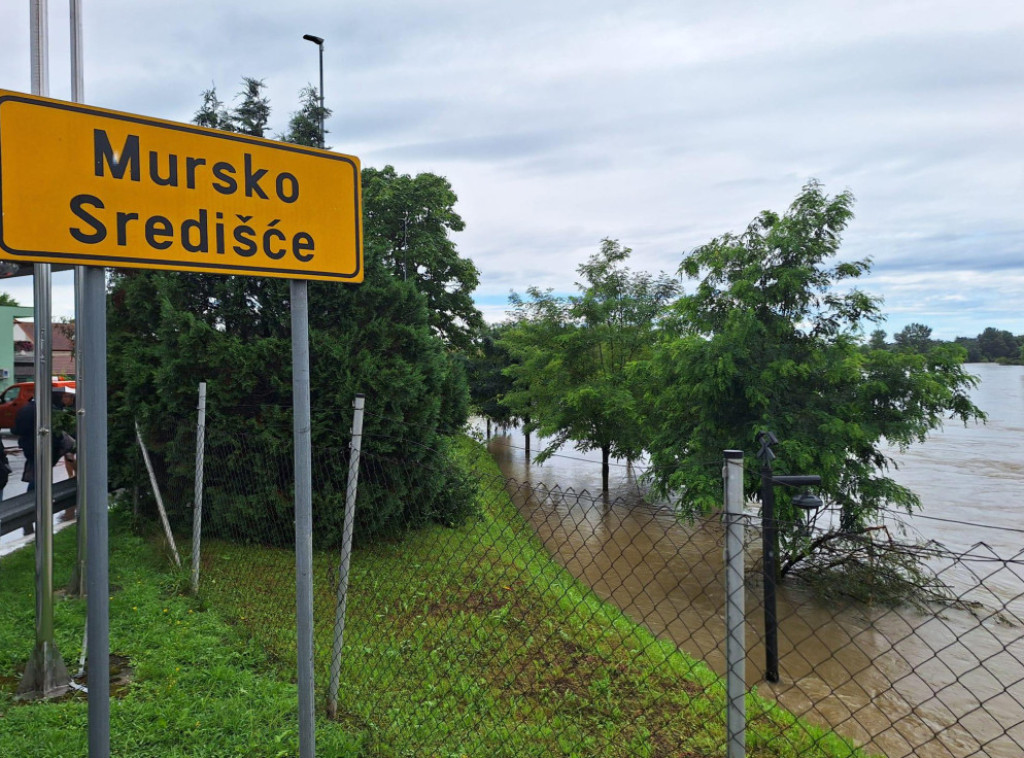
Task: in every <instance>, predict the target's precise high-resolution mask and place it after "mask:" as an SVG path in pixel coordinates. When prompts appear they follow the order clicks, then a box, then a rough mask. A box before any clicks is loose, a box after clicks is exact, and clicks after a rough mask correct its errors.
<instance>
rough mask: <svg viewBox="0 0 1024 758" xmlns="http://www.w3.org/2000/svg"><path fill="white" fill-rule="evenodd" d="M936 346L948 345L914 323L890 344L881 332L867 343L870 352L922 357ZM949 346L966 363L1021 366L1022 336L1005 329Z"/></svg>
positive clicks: (958, 340) (992, 329)
mask: <svg viewBox="0 0 1024 758" xmlns="http://www.w3.org/2000/svg"><path fill="white" fill-rule="evenodd" d="M939 344H950V343H948V342H945V341H943V340H940V339H935V338H933V337H932V330H931V327H929V326H925V325H924V324H919V323H916V322H915V323H912V324H907V325H906V326H905V327H903V328H902V329H901V330H900V331H898V332H896V333H895V334H893V339H892V342H887V341H886V333H885V331H884V330H882V329H876V330H875V331H873V332H872V333H871V339H870V341H869V345H870V347H872V348H876V349H889V350H906V351H910V352H915V353H926V352H928V350H929V349H931V348H932V347H933V346H935V345H939ZM952 344H956V345H960V346H961V347H963V348H964V349H965V350H967V362H968V363H1003V364H1022V363H1024V334H1018V335H1016V336H1014V334H1013V333H1012V332H1009V331H1007V330H1006V329H996V328H995V327H992V326H989V327H986V329H985V330H984V331H983V332H981V334H979V335H978V336H977V337H957V338H956V339H954V340H953V341H952Z"/></svg>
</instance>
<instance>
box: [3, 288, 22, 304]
mask: <svg viewBox="0 0 1024 758" xmlns="http://www.w3.org/2000/svg"><path fill="white" fill-rule="evenodd" d="M0 305H7V306H10V307H13V308H20V307H21V306H20V305H18V301H17V299H16V298H15V297H14V295H11V294H10V293H8V292H0Z"/></svg>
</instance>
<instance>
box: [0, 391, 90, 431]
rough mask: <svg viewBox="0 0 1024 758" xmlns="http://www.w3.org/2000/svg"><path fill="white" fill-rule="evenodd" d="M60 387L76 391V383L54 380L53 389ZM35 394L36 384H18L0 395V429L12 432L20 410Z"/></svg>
mask: <svg viewBox="0 0 1024 758" xmlns="http://www.w3.org/2000/svg"><path fill="white" fill-rule="evenodd" d="M60 387H70V388H71V389H74V388H75V383H74V381H71V380H67V379H54V380H53V389H55V390H56V389H58V388H60ZM35 394H36V385H35V383H34V382H18V383H17V384H12V385H11V386H10V387H8V388H7V389H5V390H4V392H3V394H2V395H0V429H5V430H10V428H11V427H12V426H14V417H15V416H16V415H17V414H18V410H19V409H20V408H21V407H22V406H23V405H25V404H26V403H28V401H29V400H31V399H32V397H33V396H34V395H35Z"/></svg>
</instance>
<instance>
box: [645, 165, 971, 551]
mask: <svg viewBox="0 0 1024 758" xmlns="http://www.w3.org/2000/svg"><path fill="white" fill-rule="evenodd" d="M852 206H853V197H852V195H851V194H850V193H848V192H844V193H841V194H839V195H837V196H835V197H829V196H828V195H826V194H825V192H824V191H823V190H822V188H821V186H820V185H819V184H818V183H816V182H812V183H810V184H808V185H807V186H805V187H804V188H803V191H802V192H801V194H800V195H799V196H798V197H797V198H796V200H795V201H794V202H793V204H792V205H791V206H790V208H789V210H788V211H787V212H786V213H785V214H784V215H781V216H780V215H778V214H776V213H773V212H770V211H765V212H763V213H762V214H760V215H759V216H758V217H757V218H756V219H754V221H753V222H752V223H751V224H750V225H749V226H748V227H747V229H746V231H745V232H743V233H742V234H739V235H735V234H725V235H723V236H721V237H718V238H716V239H714V240H712V241H711V242H709V243H707V244H706V245H703V246H701V247H699V248H697V249H696V250H695V251H693V252H692V253H690V254H689V255H687V256H686V257H684V259H683V261H682V265H681V266H680V272H681V273H682V274H685V275H687V276H690V277H697V276H700V277H701V278H700V282H699V284H698V286H697V289H696V291H695V292H694V293H693V294H692V295H689V296H685V297H682V298H680V299H679V300H678V301H677V302H676V303H675V305H674V306H673V309H672V315H671V317H670V318H668V319H666V323H665V332H666V334H665V337H664V339H663V340H662V341H661V342H660V343H659V345H658V348H657V351H656V354H655V356H654V359H653V360H652V361H650V362H649V363H648V364H645V365H644V366H643V367H642V373H643V376H644V379H645V381H646V382H647V385H648V387H649V396H648V405H647V409H646V418H647V421H648V428H649V429H650V430H651V436H650V446H651V448H650V453H651V474H652V479H653V482H654V484H655V485H656V487H657V489H658V490H659V491H660V492H662V493H663V494H666V495H668V496H671V497H672V498H673V499H674V501H675V502H676V503H677V506H678V509H679V511H680V512H681V513H682V514H685V515H696V514H700V513H707V512H710V511H712V510H714V509H717V508H720V507H721V502H722V480H721V455H722V451H723V450H725V449H743V450H745V451H747V453H748V455H749V456H750V457H748V458H747V460H746V470H747V472H748V473H750V474H755V473H756V472H757V471H758V470H759V465H758V462H757V460H756V459H754V458H753V453H754V452H756V449H755V443H754V440H755V435H756V434H757V432H759V431H762V430H770V431H773V432H775V434H776V435H777V436H778V438H779V440H780V443H779V444H778V445H777V447H776V448H775V453H776V455H777V456H778V457H777V460H776V461H775V464H774V465H775V473H776V474H786V473H788V474H819V475H820V476H821V478H822V485H821V492H822V494H823V495H824V497H825V498H826V499H827V501H829V504H830V505H831V506H834V507H835V508H837V509H838V510H839V513H840V518H839V519H838V523H837V524H836V525H835V527H834V528H833V530H832V531H831V532H830V533H829V534H830V535H831V536H832V537H838V536H849V535H850V534H853V533H862V534H863V533H864V532H865V530H866V529H867V528H868V527H869V525H870V524H871V523H872V522H873V521H874V520H875V519H876V518H877V517H878V516H879V514H880V513H881V512H882V511H883V510H884V509H886V508H890V507H897V508H901V509H905V510H907V511H909V510H910V509H912V508H916V507H918V506H919V505H920V503H919V500H918V498H917V497H916V496H915V495H914V493H913V492H911V491H910V490H909V489H907V488H906V487H903V486H901V485H899V484H897V483H896V482H895V481H893V480H892V479H890V478H889V477H887V476H886V475H885V473H886V470H887V468H888V467H889V466H890V465H894V463H893V461H892V459H891V457H890V456H889V454H888V453H887V452H886V445H895V446H896V447H898V448H900V449H904V448H906V447H907V446H908V445H910V444H911V443H914V442H920V441H923V440H924V438H925V436H926V435H927V433H928V432H929V431H931V430H933V429H935V428H937V427H939V426H941V424H942V423H943V420H944V419H946V418H957V419H960V420H962V421H964V422H966V421H968V420H970V419H977V418H980V417H982V413H981V411H979V410H978V408H977V407H975V406H974V405H973V404H972V403H971V401H970V399H969V397H968V392H969V390H970V389H971V388H972V387H973V386H974V384H975V379H974V378H973V377H971V376H970V375H969V374H967V373H966V372H965V371H964V370H963V367H962V361H963V358H964V351H963V350H962V349H960V348H958V347H955V346H951V345H941V346H936V347H933V348H932V349H931V350H929V351H928V353H927V354H925V355H922V354H917V353H909V352H900V351H889V350H872V349H867V350H865V349H864V348H863V347H862V346H860V344H859V343H860V341H861V336H862V334H863V331H864V326H865V324H870V323H872V322H877V321H878V320H880V315H879V301H878V299H877V298H874V297H872V296H870V295H867V294H865V293H863V292H861V291H859V290H858V289H856V288H855V287H853V288H851V287H849V286H848V282H849V281H850V280H853V279H856V278H857V277H859V276H861V275H862V274H864V273H865V272H867V271H868V270H869V267H870V262H869V261H867V260H864V261H853V262H833V261H832V259H833V258H834V257H835V255H836V254H837V252H838V250H839V247H840V243H841V234H842V232H843V230H844V229H845V228H846V226H847V224H848V223H849V221H850V219H851V218H852V215H853V212H852ZM759 487H760V482H759V480H758V479H757V478H756V476H753V475H751V476H749V477H748V479H747V493H748V495H756V494H757V492H758V491H759ZM777 513H778V517H779V519H780V525H781V531H782V552H781V555H782V556H783V558H784V563H783V566H784V571H788V570H789V569H790V568H792V567H793V566H794V565H796V564H797V563H799V562H800V561H801V560H802V559H804V558H806V557H809V556H810V555H811V554H812V553H813V552H814V551H815V550H818V549H821V548H822V547H823V546H824V544H825V542H827V540H828V538H829V537H828V536H826V537H825V538H824V539H823V540H821V541H817V542H810V540H809V539H808V537H807V535H806V532H805V531H804V529H803V527H802V526H801V519H800V517H799V516H798V511H797V510H796V509H795V508H794V507H793V505H792V503H791V501H790V498H789V496H788V495H787V493H785V492H782V491H780V492H779V502H778V508H777Z"/></svg>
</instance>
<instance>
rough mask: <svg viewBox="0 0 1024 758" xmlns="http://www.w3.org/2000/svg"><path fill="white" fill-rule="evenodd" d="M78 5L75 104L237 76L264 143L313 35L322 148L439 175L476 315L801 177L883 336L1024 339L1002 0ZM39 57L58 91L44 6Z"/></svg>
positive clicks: (189, 105) (24, 35)
mask: <svg viewBox="0 0 1024 758" xmlns="http://www.w3.org/2000/svg"><path fill="white" fill-rule="evenodd" d="M84 5H85V8H84V12H85V78H86V98H87V100H88V101H89V102H91V103H94V104H96V105H100V106H104V107H110V108H115V109H121V110H127V111H132V112H137V113H144V114H147V115H152V116H157V117H163V118H170V119H177V120H188V119H189V118H191V116H192V114H193V113H194V112H195V110H196V108H197V107H198V105H199V93H200V92H201V91H202V90H204V89H206V88H208V87H210V86H211V85H214V84H215V85H216V86H217V88H218V92H219V93H220V95H221V97H222V99H224V100H228V101H230V100H231V97H232V96H233V95H234V93H235V92H236V91H237V90H238V88H239V82H240V80H241V78H242V77H243V76H256V77H262V78H265V80H266V82H267V85H268V94H269V95H270V97H271V100H272V104H273V106H274V113H273V116H272V128H273V129H274V130H276V131H280V130H283V129H284V127H285V125H286V123H287V118H288V114H289V111H290V110H291V109H292V108H294V107H295V101H296V93H297V92H298V90H299V88H300V87H302V86H303V85H304V84H306V83H309V82H314V81H315V80H316V77H317V56H316V48H315V47H314V46H312V45H310V44H309V43H308V42H303V41H302V39H301V36H302V34H303V33H307V32H310V33H315V34H318V35H320V36H323V37H325V39H326V44H325V59H324V63H325V67H326V71H325V79H326V85H325V90H326V94H327V101H328V105H329V106H330V107H332V108H333V109H334V111H335V115H334V116H333V117H332V118H331V119H330V120H329V121H328V124H327V127H328V129H329V130H330V132H331V133H330V135H329V140H328V141H329V142H330V143H331V144H333V145H335V146H336V148H337V149H340V150H342V151H345V152H351V153H355V154H357V155H360V156H362V157H363V159H364V163H366V164H367V165H375V166H381V165H383V164H385V163H392V164H394V165H395V166H396V168H397V169H398V170H399V171H401V172H405V173H415V172H418V171H434V172H436V173H439V174H442V175H445V176H446V177H448V179H449V180H450V181H451V183H452V185H453V186H454V189H455V191H456V192H457V193H458V194H459V196H460V205H459V210H460V212H461V213H462V215H463V217H464V218H465V220H466V222H467V231H466V232H465V233H464V234H462V235H460V237H459V240H458V242H459V245H460V249H461V250H462V252H463V253H464V254H465V255H468V256H470V257H472V258H473V259H474V261H475V262H476V264H477V266H478V268H479V269H480V271H481V287H480V290H479V294H480V298H481V302H485V303H487V305H486V308H487V309H488V310H492V311H493V310H494V308H495V306H494V305H493V303H494V302H495V301H496V300H497V299H500V298H503V297H505V296H506V295H507V293H508V290H509V289H515V290H518V291H523V290H525V288H526V287H528V286H530V285H537V286H541V287H548V286H550V287H555V288H556V289H559V290H561V291H566V290H570V289H571V288H572V283H573V282H574V281H575V279H576V274H575V268H576V266H577V265H578V264H579V263H580V262H582V261H583V260H585V258H586V257H587V256H588V255H590V254H591V253H593V252H594V251H595V250H596V249H597V246H598V244H599V241H600V240H601V238H603V237H613V238H618V239H620V240H621V241H622V242H623V244H625V245H627V246H630V247H633V248H634V251H635V252H634V260H633V266H634V267H635V268H647V269H650V270H667V271H672V270H674V269H675V267H676V266H677V265H678V261H679V258H680V255H681V253H682V252H684V251H687V250H689V249H692V248H693V247H695V246H696V245H698V244H701V243H702V242H705V241H707V240H708V239H709V238H710V237H711V236H713V235H715V234H719V233H721V232H725V231H738V230H741V229H742V228H743V227H744V226H745V225H746V224H747V223H748V222H749V221H750V220H751V218H753V216H754V215H755V214H756V213H758V212H759V211H760V210H762V209H765V208H772V209H776V210H782V209H784V208H785V207H786V206H787V205H788V203H789V202H790V201H791V200H792V199H793V197H795V195H796V194H797V192H798V191H799V189H800V187H801V185H802V184H803V183H805V182H806V181H807V180H808V179H810V178H812V177H816V178H818V179H821V180H822V181H823V182H824V184H825V187H826V189H827V190H829V191H831V192H838V191H841V190H844V189H847V188H849V189H851V190H852V191H853V192H854V194H855V195H856V197H857V205H856V208H855V211H856V214H857V217H856V218H855V220H854V221H853V223H852V225H851V227H850V229H849V230H848V232H847V235H846V246H845V248H844V255H845V256H847V257H863V256H868V255H870V256H871V257H872V258H873V260H874V272H873V274H872V275H871V276H870V277H868V278H867V280H866V281H865V283H864V286H865V289H868V290H869V291H871V292H874V293H876V294H879V295H882V296H883V297H884V298H885V301H886V309H887V310H888V311H889V313H890V320H889V323H888V324H887V328H890V329H891V330H892V331H896V330H898V329H899V328H901V327H902V325H904V324H905V323H906V322H909V321H921V322H925V323H928V324H929V325H931V326H933V328H934V329H935V331H936V333H940V332H942V333H944V335H945V336H955V334H957V333H977V331H980V329H981V328H984V327H985V326H990V325H991V326H997V327H999V328H1006V329H1009V330H1011V331H1013V332H1014V333H1021V332H1024V322H1022V320H1021V316H1020V315H1019V308H1018V306H1019V303H1020V302H1021V301H1022V300H1024V273H1022V265H1024V264H1022V261H1024V249H1022V246H1024V243H1022V239H1024V223H1022V222H1021V220H1020V219H1021V217H1020V203H1021V198H1022V197H1024V163H1022V161H1021V158H1020V129H1021V124H1024V101H1022V100H1021V98H1020V97H1019V93H1020V91H1021V90H1022V89H1024V58H1022V57H1021V56H1020V49H1021V46H1022V43H1024V4H1021V3H1019V2H1017V1H1016V0H979V1H978V2H974V3H963V2H961V1H960V0H956V1H953V0H909V1H905V2H898V3H893V2H888V1H887V0H837V1H836V2H828V3H822V2H818V1H815V0H780V2H777V3H768V4H765V3H753V2H749V1H747V0H725V1H724V2H706V1H705V2H693V3H678V2H673V1H671V0H637V2H633V3H622V2H620V1H619V0H615V1H614V2H613V1H612V0H556V1H555V2H551V1H550V0H546V1H545V2H539V0H523V1H522V2H517V3H511V2H492V3H478V2H471V0H439V1H438V2H431V3H413V2H408V1H407V0H384V1H383V2H379V3H373V4H364V5H363V6H354V5H338V4H337V3H334V2H330V1H329V0H316V1H314V0H297V2H295V3H292V4H289V5H283V4H281V3H278V2H270V0H248V1H247V2H241V0H225V2H218V3H209V2H205V1H201V0H174V1H173V2H172V1H171V0H162V1H160V2H147V3H132V2H128V1H127V0H119V1H115V0H107V1H106V2H104V3H99V4H90V3H86V4H84ZM51 53H52V56H51V77H50V78H51V92H52V94H53V95H54V96H55V97H63V98H66V97H68V93H69V86H68V70H67V69H68V63H67V57H68V56H67V20H66V18H65V9H64V7H63V6H61V7H60V9H59V10H58V8H57V6H56V5H54V4H51ZM28 70H29V69H28V9H27V4H26V3H5V4H3V5H2V6H0V87H3V88H9V89H17V90H28V89H29V81H28V75H29V74H28ZM19 286H20V285H19ZM0 289H2V287H0ZM30 294H31V290H30V289H29V295H30ZM21 299H24V298H21ZM55 308H56V298H55ZM503 310H504V309H503V307H502V308H501V311H502V312H503Z"/></svg>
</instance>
